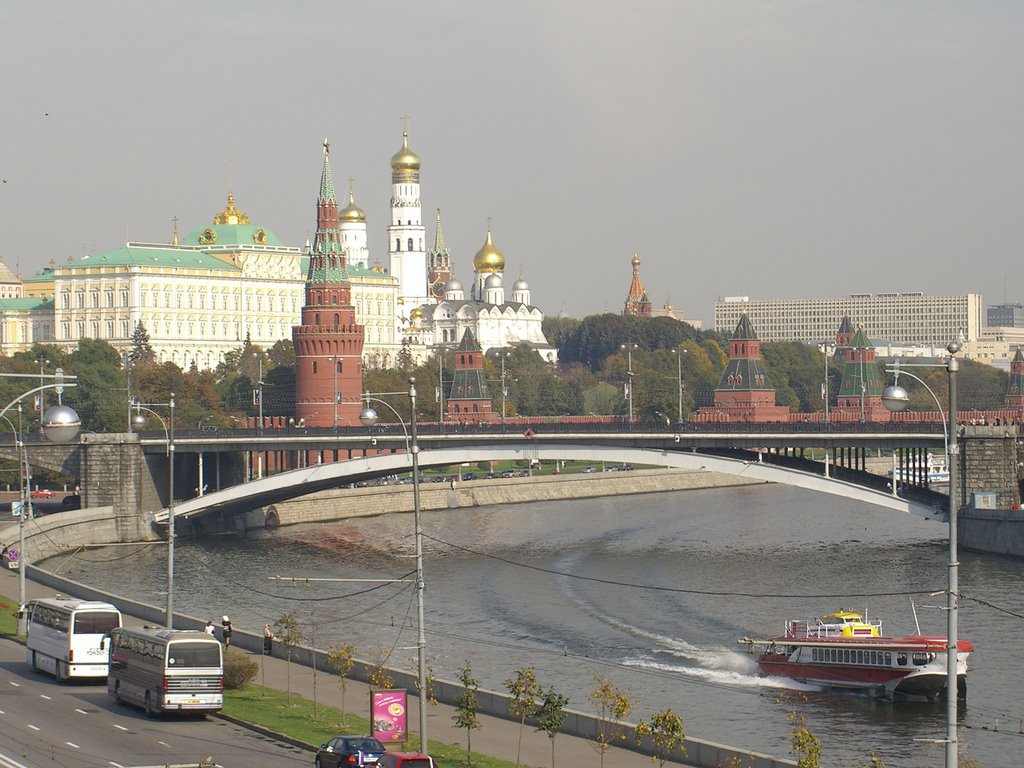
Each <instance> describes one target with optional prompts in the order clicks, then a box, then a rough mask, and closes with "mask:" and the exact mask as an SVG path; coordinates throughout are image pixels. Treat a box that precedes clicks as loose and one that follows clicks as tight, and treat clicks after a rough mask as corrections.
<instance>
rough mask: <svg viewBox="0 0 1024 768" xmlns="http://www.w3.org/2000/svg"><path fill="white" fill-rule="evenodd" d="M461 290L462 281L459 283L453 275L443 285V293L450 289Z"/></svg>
mask: <svg viewBox="0 0 1024 768" xmlns="http://www.w3.org/2000/svg"><path fill="white" fill-rule="evenodd" d="M461 290H463V288H462V283H460V282H459V281H458V280H456V279H455V278H454V277H453V278H452V279H451V280H449V281H448V282H447V283H445V286H444V292H445V293H449V292H450V291H461Z"/></svg>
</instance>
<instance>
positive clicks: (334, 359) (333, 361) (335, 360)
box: [260, 355, 338, 430]
mask: <svg viewBox="0 0 1024 768" xmlns="http://www.w3.org/2000/svg"><path fill="white" fill-rule="evenodd" d="M331 366H332V367H333V368H334V389H333V392H334V398H333V399H334V429H335V430H337V429H338V358H337V356H336V355H332V356H331ZM260 378H261V379H262V378H263V377H262V376H260Z"/></svg>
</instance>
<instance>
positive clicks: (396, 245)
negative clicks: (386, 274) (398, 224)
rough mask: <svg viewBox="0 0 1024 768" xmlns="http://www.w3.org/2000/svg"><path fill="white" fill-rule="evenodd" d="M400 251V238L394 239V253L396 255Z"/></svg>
mask: <svg viewBox="0 0 1024 768" xmlns="http://www.w3.org/2000/svg"><path fill="white" fill-rule="evenodd" d="M401 250H402V238H400V237H396V238H395V252H396V253H397V252H399V251H401Z"/></svg>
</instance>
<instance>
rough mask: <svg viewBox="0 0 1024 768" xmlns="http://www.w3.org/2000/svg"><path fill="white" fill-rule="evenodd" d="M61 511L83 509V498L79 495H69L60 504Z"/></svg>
mask: <svg viewBox="0 0 1024 768" xmlns="http://www.w3.org/2000/svg"><path fill="white" fill-rule="evenodd" d="M60 506H61V509H81V508H82V496H81V495H80V494H77V493H69V494H68V495H67V496H65V497H64V498H63V499H61V502H60Z"/></svg>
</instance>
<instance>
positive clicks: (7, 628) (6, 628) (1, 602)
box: [0, 597, 18, 637]
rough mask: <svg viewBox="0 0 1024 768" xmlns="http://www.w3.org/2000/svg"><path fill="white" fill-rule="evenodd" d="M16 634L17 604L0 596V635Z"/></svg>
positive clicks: (9, 635) (13, 635)
mask: <svg viewBox="0 0 1024 768" xmlns="http://www.w3.org/2000/svg"><path fill="white" fill-rule="evenodd" d="M17 634H18V605H17V603H12V602H11V601H10V600H8V599H6V598H3V597H0V635H4V636H5V637H15V636H16V635H17Z"/></svg>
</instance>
